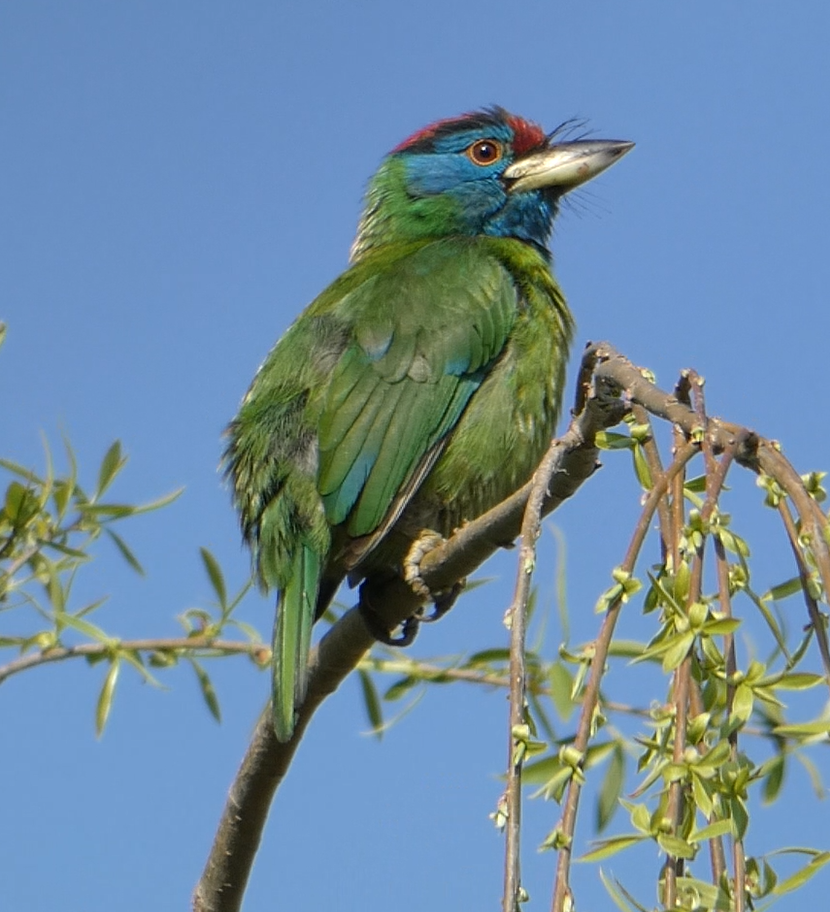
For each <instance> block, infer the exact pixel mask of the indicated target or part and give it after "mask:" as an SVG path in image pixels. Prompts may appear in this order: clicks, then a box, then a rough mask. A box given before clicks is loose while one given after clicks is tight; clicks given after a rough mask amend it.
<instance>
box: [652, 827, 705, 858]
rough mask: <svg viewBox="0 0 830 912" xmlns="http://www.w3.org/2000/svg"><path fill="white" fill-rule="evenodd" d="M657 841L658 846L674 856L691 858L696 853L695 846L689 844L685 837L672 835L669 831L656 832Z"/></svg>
mask: <svg viewBox="0 0 830 912" xmlns="http://www.w3.org/2000/svg"><path fill="white" fill-rule="evenodd" d="M657 842H658V844H659V846H660V848H661V849H662V850H663V851H664V852H665V853H666V854H667V855H671V856H672V857H674V858H687V859H689V860H691V859H692V858H694V857H695V855H697V848H696V847H695V846H692V845H689V843H688V842H686V840H685V839H681V838H680V837H679V836H672V835H670V834H669V833H658V834H657Z"/></svg>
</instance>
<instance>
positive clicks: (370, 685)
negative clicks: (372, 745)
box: [357, 668, 383, 740]
mask: <svg viewBox="0 0 830 912" xmlns="http://www.w3.org/2000/svg"><path fill="white" fill-rule="evenodd" d="M357 674H358V677H359V678H360V688H361V690H362V691H363V703H364V705H365V707H366V715H367V716H368V717H369V724H370V725H371V726H372V732H373V733H374V734H375V735H376V736H377V738H378V740H380V739H381V738H382V737H383V711H382V710H381V707H380V699H379V697H378V692H377V688H376V687H375V682H374V681H373V680H372V676H371V675H370V674H369V673H368V672H366V671H364V670H363V669H362V668H360V669H358V672H357Z"/></svg>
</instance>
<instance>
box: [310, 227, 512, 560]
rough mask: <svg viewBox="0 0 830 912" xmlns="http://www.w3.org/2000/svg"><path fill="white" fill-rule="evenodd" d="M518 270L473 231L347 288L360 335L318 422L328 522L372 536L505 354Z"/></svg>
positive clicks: (346, 310)
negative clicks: (511, 271)
mask: <svg viewBox="0 0 830 912" xmlns="http://www.w3.org/2000/svg"><path fill="white" fill-rule="evenodd" d="M516 310H517V295H516V290H515V287H514V285H513V282H512V280H511V278H510V275H509V274H508V272H507V271H506V270H505V269H504V268H503V267H502V266H501V265H500V263H499V262H498V261H497V260H496V259H495V258H494V257H492V256H490V255H488V253H487V252H486V251H485V250H483V249H482V246H481V245H477V244H476V243H475V241H474V240H469V241H468V240H464V239H451V240H444V241H440V242H435V243H433V244H430V245H428V246H426V247H422V248H421V249H420V250H418V251H416V252H415V253H414V254H411V255H410V256H409V257H407V258H406V259H404V260H402V261H399V262H398V263H397V264H396V265H395V267H394V268H393V269H389V270H387V271H385V272H381V273H380V274H377V275H375V276H374V277H373V278H372V279H370V280H368V281H367V282H365V283H364V284H362V285H361V286H359V287H358V288H356V289H355V290H354V291H352V292H351V293H349V294H348V295H346V296H345V297H344V298H343V299H342V300H341V301H340V302H339V303H338V305H337V307H336V308H335V315H337V314H342V315H343V316H344V317H347V319H348V321H349V322H350V323H351V325H352V326H353V335H352V337H351V340H350V342H349V344H348V346H347V347H346V349H345V351H344V352H343V355H342V356H341V358H340V359H339V361H338V362H337V364H336V366H335V368H334V371H333V373H332V376H331V381H330V383H329V386H328V391H327V394H326V397H325V399H324V402H323V408H322V412H321V415H320V419H319V422H318V448H319V469H318V477H317V488H318V491H319V493H320V495H321V497H322V501H323V505H324V509H325V512H326V517H327V519H328V522H329V524H330V525H332V526H340V525H341V524H342V526H343V528H344V529H345V531H346V532H347V533H348V535H349V536H350V537H352V538H359V537H363V536H370V537H371V542H372V543H374V542H376V541H377V540H378V538H379V537H381V536H382V534H383V532H385V530H386V529H388V528H389V526H390V525H391V524H392V523H393V522H394V521H395V519H396V518H397V517H398V515H399V514H400V512H401V510H402V509H403V508H404V506H405V505H406V503H407V502H408V500H409V498H410V497H411V496H412V494H413V493H414V491H415V490H417V487H418V485H419V484H420V482H421V481H422V480H423V478H424V477H425V476H426V475H427V474H428V472H429V469H430V468H431V466H432V465H433V464H434V462H435V460H436V459H437V458H438V456H439V455H440V452H441V449H442V447H443V445H444V443H445V441H446V439H447V437H448V435H449V434H450V432H451V431H452V429H453V428H454V426H455V425H456V423H457V422H458V420H459V418H460V416H461V414H462V412H463V411H464V408H465V407H466V405H467V403H468V402H469V400H470V397H471V396H472V395H473V394H474V393H475V391H476V389H477V388H478V387H479V386H480V385H481V382H482V381H483V379H484V377H485V376H486V375H487V373H488V370H489V369H490V367H491V366H492V365H493V364H494V363H495V361H496V360H497V359H498V357H499V355H500V353H501V351H502V349H503V347H504V345H505V342H506V340H507V337H508V335H509V332H510V329H511V327H512V326H513V322H514V320H515V317H516Z"/></svg>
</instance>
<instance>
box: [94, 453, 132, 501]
mask: <svg viewBox="0 0 830 912" xmlns="http://www.w3.org/2000/svg"><path fill="white" fill-rule="evenodd" d="M126 463H127V457H126V456H124V455H123V454H122V452H121V441H120V440H116V441H115V443H113V444H112V445H111V446H110V448H109V449H108V450H107V452H106V453H105V454H104V458H103V460H102V461H101V468H100V469H99V470H98V487H97V488H96V491H95V500H97V499H98V498H99V497H100V496H101V495H102V494H103V493H104V491H106V490H107V488H108V487H109V486H110V485H111V484H112V482H113V480H114V479H115V476H116V475H117V474H118V473H119V472H120V471H121V469H123V468H124V466H125V465H126Z"/></svg>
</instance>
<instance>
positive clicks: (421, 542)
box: [403, 529, 444, 602]
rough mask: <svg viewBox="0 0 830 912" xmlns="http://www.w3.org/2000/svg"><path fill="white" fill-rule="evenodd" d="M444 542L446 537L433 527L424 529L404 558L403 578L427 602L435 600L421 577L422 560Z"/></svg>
mask: <svg viewBox="0 0 830 912" xmlns="http://www.w3.org/2000/svg"><path fill="white" fill-rule="evenodd" d="M443 544H444V537H443V536H442V535H439V534H438V533H437V532H433V531H432V529H424V531H423V532H421V534H420V535H419V536H418V537H417V538H416V539H415V541H414V542H412V545H411V546H410V548H409V551H407V553H406V557H405V558H404V559H403V578H404V579H405V580H406V582H407V583H408V584H409V588H410V589H411V590H412V591H413V592H414V593H415V595H419V596H421V598H422V599H423V600H424V601H425V602H431V601H434V597H433V594H432V592H430V590H429V586H427V584H426V583H425V582H424V581H423V579H422V577H421V561H422V560H423V559H424V556H425V555H427V554H429V552H430V551H434V550H435V549H436V548H438V547H440V546H441V545H443Z"/></svg>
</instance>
